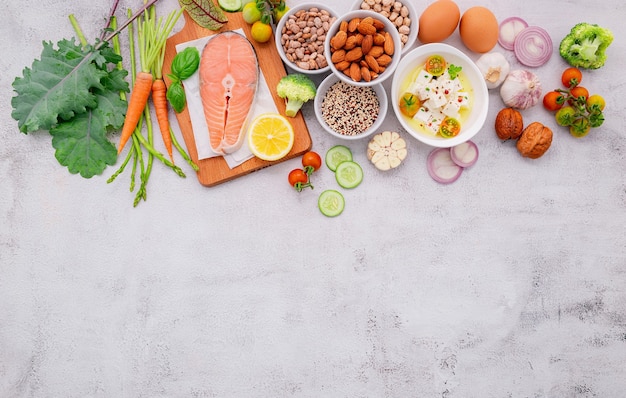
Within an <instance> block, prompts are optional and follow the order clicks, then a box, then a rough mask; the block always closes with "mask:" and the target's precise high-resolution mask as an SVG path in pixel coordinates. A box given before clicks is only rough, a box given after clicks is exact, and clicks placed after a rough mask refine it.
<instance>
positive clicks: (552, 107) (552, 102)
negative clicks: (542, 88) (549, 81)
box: [543, 91, 565, 112]
mask: <svg viewBox="0 0 626 398" xmlns="http://www.w3.org/2000/svg"><path fill="white" fill-rule="evenodd" d="M564 102H565V97H564V96H563V94H561V93H560V92H558V91H550V92H548V93H547V94H546V95H544V96H543V107H544V108H546V109H547V110H549V111H552V112H554V111H558V110H559V109H561V107H562V106H563V103H564Z"/></svg>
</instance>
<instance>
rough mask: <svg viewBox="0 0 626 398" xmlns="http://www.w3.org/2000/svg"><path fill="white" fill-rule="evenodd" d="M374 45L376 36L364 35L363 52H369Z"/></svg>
mask: <svg viewBox="0 0 626 398" xmlns="http://www.w3.org/2000/svg"><path fill="white" fill-rule="evenodd" d="M373 45H374V36H372V35H365V36H363V42H362V43H361V50H363V54H367V53H369V52H370V50H371V49H372V46H373Z"/></svg>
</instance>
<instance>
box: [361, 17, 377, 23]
mask: <svg viewBox="0 0 626 398" xmlns="http://www.w3.org/2000/svg"><path fill="white" fill-rule="evenodd" d="M361 22H364V23H370V24H373V23H374V18H372V17H365V18H363V19H362V20H361Z"/></svg>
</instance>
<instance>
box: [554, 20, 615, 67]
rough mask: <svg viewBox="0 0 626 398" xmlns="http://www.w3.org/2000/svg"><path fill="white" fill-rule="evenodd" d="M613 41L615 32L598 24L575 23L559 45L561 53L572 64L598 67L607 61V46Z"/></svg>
mask: <svg viewBox="0 0 626 398" xmlns="http://www.w3.org/2000/svg"><path fill="white" fill-rule="evenodd" d="M612 42H613V33H612V32H611V31H610V30H608V29H606V28H602V27H600V26H598V25H596V24H590V23H586V22H581V23H579V24H577V25H574V27H573V28H572V30H571V31H570V33H569V34H568V35H567V36H565V37H564V38H563V40H562V41H561V44H560V45H559V53H560V54H561V57H563V59H565V60H566V61H567V62H568V63H569V64H570V65H572V66H575V67H578V68H585V69H598V68H600V67H601V66H603V65H604V62H606V54H605V51H606V48H607V47H608V46H609V44H611V43H612Z"/></svg>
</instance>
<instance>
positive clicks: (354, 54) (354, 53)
mask: <svg viewBox="0 0 626 398" xmlns="http://www.w3.org/2000/svg"><path fill="white" fill-rule="evenodd" d="M361 58H363V50H361V47H355V48H353V49H352V50H350V51H348V52H347V53H346V57H345V60H346V61H348V62H358V61H359V60H361Z"/></svg>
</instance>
